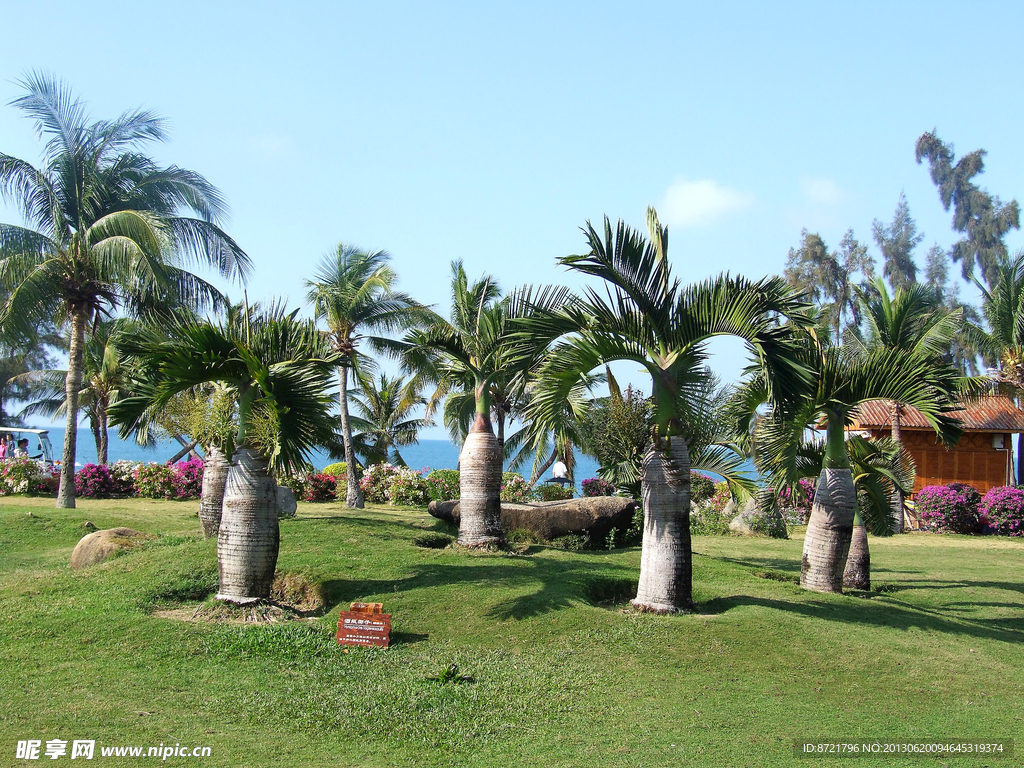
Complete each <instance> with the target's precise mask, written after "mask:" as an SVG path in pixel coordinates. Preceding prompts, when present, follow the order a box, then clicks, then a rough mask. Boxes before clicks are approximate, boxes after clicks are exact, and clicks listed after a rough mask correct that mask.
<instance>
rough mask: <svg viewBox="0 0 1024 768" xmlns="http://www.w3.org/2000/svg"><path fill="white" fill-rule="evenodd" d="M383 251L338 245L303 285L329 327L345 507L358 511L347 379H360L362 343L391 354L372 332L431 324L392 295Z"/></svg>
mask: <svg viewBox="0 0 1024 768" xmlns="http://www.w3.org/2000/svg"><path fill="white" fill-rule="evenodd" d="M390 258H391V257H390V256H389V255H388V253H387V252H386V251H372V252H367V251H361V250H359V249H357V248H355V247H353V246H350V245H344V244H341V245H339V246H338V247H337V249H336V250H335V252H334V253H331V254H328V255H326V256H324V258H323V260H322V261H321V262H320V266H319V268H318V269H317V272H316V275H315V276H314V279H313V280H309V281H307V282H306V287H307V288H308V293H307V300H308V301H309V303H310V304H312V305H313V312H314V314H315V316H316V318H317V320H323V321H324V322H325V324H326V325H327V332H326V335H327V337H328V338H329V339H330V342H331V345H332V346H333V347H334V349H335V351H337V352H338V353H339V354H340V357H339V358H338V360H339V364H338V384H339V395H338V406H339V411H340V421H341V432H342V436H343V438H344V443H345V464H346V466H347V469H346V476H347V480H348V491H347V492H346V495H345V503H346V505H348V506H349V507H356V508H361V507H362V506H363V494H362V491H361V490H360V488H359V481H358V479H357V477H356V456H355V450H354V447H353V438H352V425H351V423H350V419H349V409H348V377H349V371H350V370H351V371H352V372H353V373H354V374H356V375H358V371H359V354H358V349H359V345H360V343H361V342H363V341H365V342H366V344H367V346H369V347H370V348H371V349H374V350H375V351H390V352H393V351H394V350H395V346H394V345H393V343H391V342H389V340H387V339H385V338H382V337H380V336H373V335H367V334H372V333H374V332H380V331H385V332H394V331H398V330H405V329H408V328H410V327H413V326H417V325H423V324H424V323H427V322H430V321H432V320H433V319H434V314H433V312H431V311H430V309H429V308H427V307H425V306H423V305H422V304H420V303H419V302H417V301H415V300H413V299H412V297H410V296H409V295H407V294H405V293H399V292H397V291H396V290H395V283H396V282H397V280H398V276H397V275H396V274H395V272H394V270H393V269H391V267H390V266H389V265H388V261H389V260H390Z"/></svg>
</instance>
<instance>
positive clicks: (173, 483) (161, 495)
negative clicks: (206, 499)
mask: <svg viewBox="0 0 1024 768" xmlns="http://www.w3.org/2000/svg"><path fill="white" fill-rule="evenodd" d="M135 490H136V493H137V494H138V495H139V496H141V497H142V498H144V499H177V500H179V501H183V500H185V499H197V498H199V496H200V495H202V492H203V461H202V459H192V460H190V461H185V462H181V463H179V464H175V465H174V466H173V467H169V466H167V465H166V464H156V463H153V464H140V465H139V466H138V467H137V468H136V470H135Z"/></svg>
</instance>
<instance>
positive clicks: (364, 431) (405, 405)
mask: <svg viewBox="0 0 1024 768" xmlns="http://www.w3.org/2000/svg"><path fill="white" fill-rule="evenodd" d="M361 384H362V386H361V387H360V388H359V389H357V390H354V391H352V392H350V393H349V397H350V399H351V401H352V405H353V406H354V407H355V411H356V414H355V415H354V416H352V417H351V422H352V426H353V427H355V428H356V429H358V430H359V433H358V434H357V435H355V438H354V440H355V442H356V443H357V444H358V447H359V450H360V452H361V453H362V454H363V456H364V457H365V459H366V463H367V464H378V463H380V462H383V461H387V462H390V463H391V464H394V465H395V466H398V467H404V466H406V463H405V459H403V458H402V454H401V453H400V452H399V450H398V449H399V448H402V447H405V446H407V445H416V444H417V443H418V442H419V441H418V440H417V437H416V433H417V432H418V431H419V430H420V429H422V428H424V427H429V426H433V423H434V422H433V421H431V420H430V419H414V418H410V417H411V415H412V412H413V411H414V410H416V409H417V408H419V407H420V406H425V405H426V404H427V401H426V399H425V398H424V397H423V396H422V395H420V393H419V389H418V388H417V387H416V382H415V381H412V382H409V381H406V380H405V378H404V377H402V376H395V377H389V376H388V375H387V374H384V373H382V374H380V376H379V378H378V379H377V380H376V381H374V380H373V379H371V378H369V377H365V378H363V379H362V382H361Z"/></svg>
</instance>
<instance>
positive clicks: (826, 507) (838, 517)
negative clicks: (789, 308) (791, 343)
mask: <svg viewBox="0 0 1024 768" xmlns="http://www.w3.org/2000/svg"><path fill="white" fill-rule="evenodd" d="M801 356H802V359H803V360H804V362H805V364H806V365H808V366H813V368H814V369H815V374H816V375H815V377H814V379H813V380H812V381H811V385H810V387H809V388H808V389H807V390H806V391H805V392H804V393H803V395H802V396H801V397H799V398H798V399H797V400H796V401H795V402H798V403H800V406H799V408H795V409H790V410H789V411H788V412H785V413H783V412H782V411H775V412H773V413H771V414H770V416H769V417H767V418H764V419H761V422H760V427H759V428H760V429H761V430H762V431H761V435H760V438H759V440H758V443H759V445H758V451H757V454H758V457H759V459H758V461H759V468H760V469H761V470H762V473H764V474H767V475H769V476H773V477H774V480H773V485H775V486H776V487H777V488H779V487H781V486H783V485H786V486H789V487H793V486H795V485H796V483H797V481H798V480H799V477H800V473H799V471H798V466H799V455H798V446H799V445H800V443H801V441H802V435H803V433H804V430H805V429H806V428H807V427H808V426H809V425H814V424H817V425H820V426H824V428H825V430H826V438H825V452H824V459H823V461H822V465H821V472H820V474H819V476H818V484H817V488H816V490H815V496H814V505H813V507H812V510H811V517H810V520H809V522H808V526H807V534H806V537H805V538H804V549H803V558H802V565H801V572H800V584H801V586H803V587H804V588H805V589H810V590H814V591H817V592H841V591H842V585H843V575H844V572H845V569H846V563H847V556H848V553H849V550H850V542H851V539H852V536H853V532H854V526H855V522H856V521H855V517H856V512H857V492H856V486H855V484H854V477H853V473H852V470H851V464H850V455H849V453H848V450H847V444H846V441H845V427H846V425H847V423H849V416H850V412H851V411H852V410H853V409H855V408H856V407H857V406H858V405H861V404H862V403H866V402H870V401H872V400H888V401H895V402H898V403H902V404H905V405H909V406H912V407H914V408H917V409H918V410H919V411H921V413H922V415H923V416H924V417H925V419H927V421H928V423H929V424H930V425H931V426H932V428H933V429H934V430H935V431H936V433H937V434H938V435H939V437H940V438H941V439H942V440H943V441H944V442H945V443H946V444H947V445H950V444H953V443H955V442H956V440H957V439H958V438H959V435H960V430H959V428H958V426H957V424H958V422H957V421H956V419H955V418H953V417H952V416H950V415H949V413H950V412H951V411H954V410H955V409H956V406H955V405H954V403H953V393H954V391H955V389H956V384H957V381H958V373H957V371H956V370H955V369H954V368H953V367H952V366H951V365H947V364H944V363H938V362H936V361H935V360H933V359H931V358H929V357H927V356H920V355H913V354H908V353H907V352H905V351H904V350H902V349H885V348H874V349H870V350H868V351H867V352H866V353H864V354H862V355H858V356H853V355H851V354H850V353H849V351H848V350H845V349H844V348H842V347H833V346H825V345H822V344H820V343H819V342H818V341H817V340H816V339H814V338H809V339H808V343H807V344H806V346H805V348H804V349H803V351H802V355H801ZM759 388H761V392H760V393H758V392H757V390H758V389H759ZM765 389H766V385H765V383H764V382H763V381H758V380H757V379H754V380H752V381H751V382H749V383H748V384H747V385H746V386H745V387H744V388H743V389H742V390H741V392H740V393H739V395H738V397H737V400H738V401H739V402H743V403H745V405H744V407H743V408H742V409H741V410H743V411H745V412H746V414H747V416H748V417H750V416H751V415H752V414H753V413H754V408H753V407H752V406H755V405H756V403H758V402H764V401H765V400H766V399H767V398H766V397H764V392H765ZM741 431H743V430H742V426H741ZM890 524H891V523H890Z"/></svg>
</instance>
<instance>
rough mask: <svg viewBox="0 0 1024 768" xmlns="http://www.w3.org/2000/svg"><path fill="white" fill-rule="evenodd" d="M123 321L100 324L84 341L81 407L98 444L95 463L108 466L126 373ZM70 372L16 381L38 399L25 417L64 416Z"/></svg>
mask: <svg viewBox="0 0 1024 768" xmlns="http://www.w3.org/2000/svg"><path fill="white" fill-rule="evenodd" d="M123 324H124V321H123V320H114V321H110V320H107V321H102V320H101V321H98V322H96V323H94V325H93V330H92V334H91V335H90V337H89V338H88V339H87V340H86V342H85V348H84V350H83V353H82V389H81V390H80V391H79V393H78V404H79V407H80V408H81V410H82V411H84V412H85V415H86V417H87V419H88V420H89V428H90V429H91V431H92V433H93V439H94V440H95V441H96V462H97V463H98V464H106V463H107V445H108V432H107V429H108V410H109V408H110V404H111V403H112V402H113V401H114V400H115V399H116V398H117V397H118V394H119V391H120V389H121V387H122V386H123V375H122V374H123V370H122V367H121V364H120V358H119V356H118V354H117V351H116V349H115V342H116V336H117V333H118V332H119V331H118V327H119V325H123ZM67 377H68V372H67V370H60V369H51V370H45V371H28V372H27V373H23V374H20V375H18V376H16V377H15V380H17V381H19V382H22V383H24V384H27V385H29V386H30V387H31V388H32V389H33V390H34V392H35V394H36V399H35V400H33V401H31V402H30V403H28V405H26V406H25V407H24V408H23V409H22V411H21V415H22V416H34V415H43V416H47V417H49V418H53V417H55V416H59V415H62V414H64V412H65V409H66V406H67V393H66V391H65V384H66V382H67Z"/></svg>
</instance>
